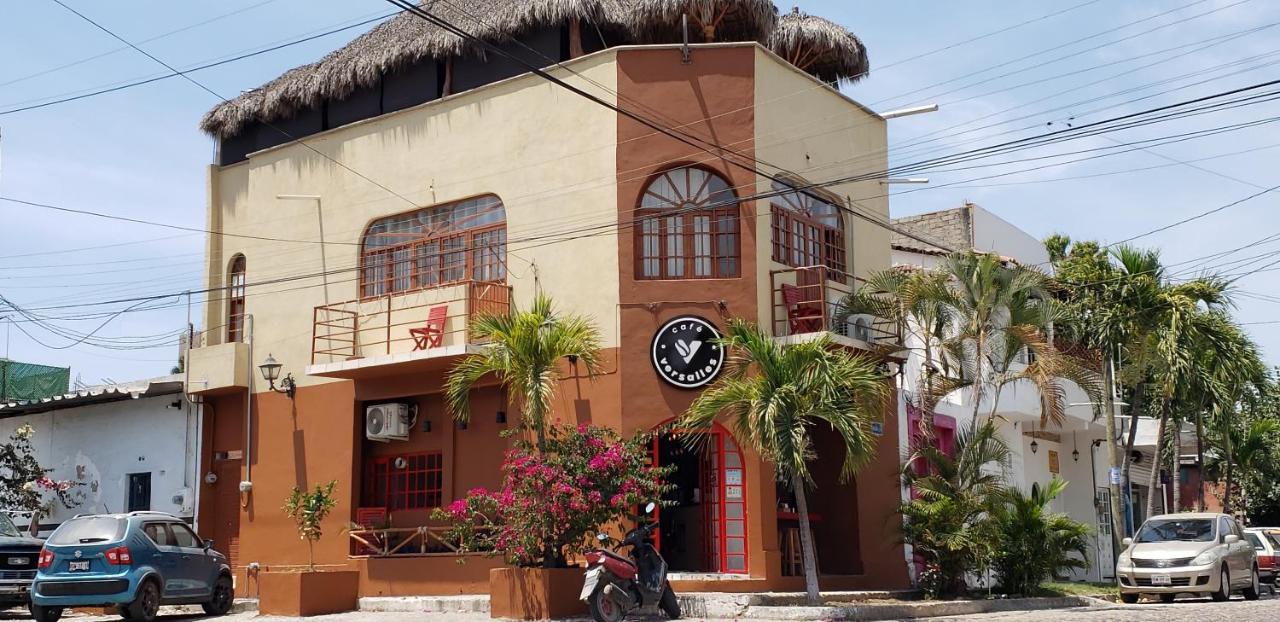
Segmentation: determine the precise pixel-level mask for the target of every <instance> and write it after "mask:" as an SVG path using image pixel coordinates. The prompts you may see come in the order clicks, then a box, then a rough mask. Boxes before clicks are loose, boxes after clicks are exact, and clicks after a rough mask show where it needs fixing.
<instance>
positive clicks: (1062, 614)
mask: <svg viewBox="0 0 1280 622" xmlns="http://www.w3.org/2000/svg"><path fill="white" fill-rule="evenodd" d="M24 619H25V620H29V619H30V618H27V617H25V616H22V615H20V611H19V610H16V609H15V610H13V611H10V612H6V613H5V614H0V620H3V621H5V622H7V621H8V620H15V621H16V620H24ZM64 619H65V620H67V621H68V622H108V621H110V622H116V621H118V620H120V618H118V617H110V616H88V615H71V616H67V617H66V618H64ZM205 619H208V618H204V617H203V616H191V615H168V616H161V618H160V620H161V622H198V621H200V620H205ZM628 619H629V620H630V619H634V618H628ZM650 619H652V618H650ZM689 619H690V620H703V621H705V622H728V621H727V620H725V621H721V620H707V619H706V618H689ZM929 619H930V620H937V621H939V622H967V621H977V620H982V621H983V622H990V621H993V620H1007V621H1014V620H1016V621H1018V622H1024V621H1025V622H1280V598H1276V597H1274V596H1270V597H1268V596H1264V597H1263V599H1262V600H1258V601H1253V602H1249V601H1245V600H1243V599H1241V598H1240V597H1238V596H1237V597H1236V598H1233V599H1231V601H1230V602H1226V603H1215V602H1212V601H1210V600H1208V599H1186V600H1183V599H1179V600H1178V601H1177V602H1174V603H1172V604H1168V605H1165V604H1149V603H1143V604H1139V605H1123V604H1115V605H1109V606H1097V607H1082V608H1077V609H1050V610H1046V611H1010V612H1004V613H986V614H981V615H973V616H952V617H945V618H929ZM210 620H213V619H210ZM216 620H218V622H290V621H291V620H294V619H292V618H273V617H265V616H264V617H259V616H258V615H257V614H256V613H240V614H234V615H228V616H225V617H222V618H216ZM307 620H308V622H430V621H432V620H448V621H449V622H488V621H489V620H490V618H489V616H488V615H487V614H448V615H446V614H431V615H424V614H422V613H371V612H352V613H344V614H338V615H329V616H317V617H314V618H308V619H307ZM752 620H756V621H758V622H773V621H768V620H759V619H758V618H752ZM776 622H782V621H776Z"/></svg>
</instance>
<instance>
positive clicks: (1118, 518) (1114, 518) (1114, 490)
mask: <svg viewBox="0 0 1280 622" xmlns="http://www.w3.org/2000/svg"><path fill="white" fill-rule="evenodd" d="M1102 377H1103V384H1104V385H1105V389H1106V391H1107V413H1106V417H1107V418H1106V426H1107V461H1108V464H1109V465H1110V467H1111V468H1110V469H1108V470H1107V486H1108V487H1109V488H1110V490H1111V507H1110V508H1109V509H1110V511H1111V558H1112V560H1111V561H1112V562H1114V561H1115V558H1116V556H1118V555H1120V551H1121V545H1120V539H1121V538H1122V537H1123V535H1122V534H1124V523H1123V515H1124V513H1123V512H1122V511H1121V509H1120V504H1121V502H1123V500H1124V498H1123V497H1121V496H1120V483H1119V482H1118V481H1116V480H1113V479H1112V478H1111V473H1112V471H1111V469H1118V468H1120V461H1119V456H1117V455H1116V454H1117V453H1118V452H1117V451H1116V404H1115V396H1116V392H1115V381H1116V379H1115V374H1114V373H1113V371H1112V366H1111V361H1110V360H1108V361H1107V362H1106V367H1104V368H1103V370H1102ZM1125 455H1126V456H1128V454H1125ZM1125 462H1126V463H1127V462H1128V459H1127V458H1126V460H1125Z"/></svg>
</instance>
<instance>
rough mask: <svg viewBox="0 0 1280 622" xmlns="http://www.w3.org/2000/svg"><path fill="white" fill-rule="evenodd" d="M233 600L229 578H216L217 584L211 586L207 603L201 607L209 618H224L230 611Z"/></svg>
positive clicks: (233, 593) (234, 595)
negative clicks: (211, 592)
mask: <svg viewBox="0 0 1280 622" xmlns="http://www.w3.org/2000/svg"><path fill="white" fill-rule="evenodd" d="M235 598H236V594H235V590H234V588H233V587H232V586H231V577H218V582H217V583H214V584H213V594H211V595H210V596H209V602H207V603H204V604H203V605H201V606H202V607H204V612H205V613H207V614H209V615H211V616H224V615H227V612H229V611H231V604H232V603H233V602H235Z"/></svg>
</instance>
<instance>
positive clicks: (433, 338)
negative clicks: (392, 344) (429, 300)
mask: <svg viewBox="0 0 1280 622" xmlns="http://www.w3.org/2000/svg"><path fill="white" fill-rule="evenodd" d="M448 313H449V306H448V305H440V306H438V307H431V311H429V312H428V313H427V325H426V326H424V327H422V328H410V329H409V335H410V336H411V337H413V349H414V350H426V349H427V348H438V347H440V342H441V341H443V340H444V322H445V318H447V317H448Z"/></svg>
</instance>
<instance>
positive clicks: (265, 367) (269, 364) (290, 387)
mask: <svg viewBox="0 0 1280 622" xmlns="http://www.w3.org/2000/svg"><path fill="white" fill-rule="evenodd" d="M282 367H284V365H281V364H280V363H277V362H276V359H275V357H273V356H271V355H270V354H268V355H267V360H265V361H263V362H262V364H261V365H259V366H258V369H259V370H261V371H262V379H263V380H266V381H267V384H268V385H270V387H269V388H270V389H271V390H272V391H275V392H276V393H283V394H285V395H288V396H289V399H293V394H294V393H295V392H297V390H298V386H297V384H295V383H294V382H293V374H291V373H290V374H286V375H285V377H284V378H283V379H281V378H280V368H282ZM276 380H280V388H276Z"/></svg>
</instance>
